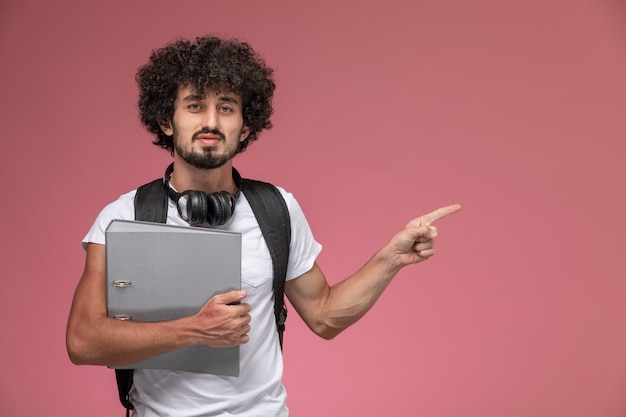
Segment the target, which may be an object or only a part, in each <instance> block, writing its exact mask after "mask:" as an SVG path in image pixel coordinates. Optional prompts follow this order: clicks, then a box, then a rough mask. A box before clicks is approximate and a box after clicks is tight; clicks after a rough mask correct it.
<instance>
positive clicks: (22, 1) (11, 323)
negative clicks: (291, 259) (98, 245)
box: [0, 0, 626, 417]
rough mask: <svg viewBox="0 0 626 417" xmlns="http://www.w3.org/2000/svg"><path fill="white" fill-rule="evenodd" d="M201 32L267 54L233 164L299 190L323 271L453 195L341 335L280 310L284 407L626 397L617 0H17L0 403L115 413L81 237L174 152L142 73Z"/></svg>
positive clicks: (476, 416) (4, 174)
mask: <svg viewBox="0 0 626 417" xmlns="http://www.w3.org/2000/svg"><path fill="white" fill-rule="evenodd" d="M205 33H218V34H229V35H234V36H237V37H240V38H243V39H246V40H248V41H249V42H250V43H251V44H252V45H253V46H254V47H255V48H256V49H257V50H259V51H260V52H261V53H262V54H263V55H264V56H265V57H266V58H267V61H268V63H269V64H270V65H272V66H273V67H274V68H275V69H276V80H277V84H278V90H277V93H276V99H275V110H276V113H275V117H274V119H273V120H274V124H275V128H274V129H273V130H272V131H270V132H266V133H265V134H263V135H262V136H261V139H260V140H259V142H258V143H255V144H253V145H252V146H251V147H250V148H249V150H248V151H247V152H246V153H245V154H244V155H242V156H241V157H239V158H238V160H237V161H236V166H237V167H238V168H239V169H240V171H241V172H243V174H244V175H246V176H249V177H255V178H259V179H264V180H267V181H272V182H275V183H278V184H280V185H283V186H284V187H286V188H287V189H289V190H290V191H292V192H293V193H294V194H295V195H296V197H297V198H298V199H299V201H300V202H301V204H302V206H303V207H304V209H305V212H306V213H307V215H308V218H309V220H310V223H311V225H312V227H313V229H314V232H315V235H316V237H317V239H318V240H319V241H320V242H322V244H323V245H324V251H323V253H322V256H321V258H320V263H321V265H322V267H323V269H324V270H325V272H326V274H327V276H328V277H329V280H330V281H332V282H337V281H339V280H340V279H342V278H343V277H345V276H346V275H348V274H350V273H351V272H353V271H354V270H355V269H356V268H357V267H358V266H360V265H361V264H362V263H363V262H364V261H366V260H367V259H368V258H369V257H370V256H371V255H372V254H373V253H374V252H375V251H376V250H377V249H378V248H379V247H380V246H382V245H383V244H384V243H386V241H387V240H388V239H389V238H390V237H391V235H392V234H393V233H395V232H396V231H397V230H398V229H399V228H401V227H402V226H404V224H405V223H406V222H407V221H408V220H410V219H411V218H413V217H415V216H417V215H420V214H424V213H426V212H429V211H430V210H432V209H434V208H437V207H439V206H442V205H447V204H450V203H455V202H458V203H461V204H463V207H464V209H463V211H462V212H461V213H460V214H457V215H455V216H453V217H450V218H447V219H444V220H442V221H441V222H440V223H439V224H438V226H439V229H440V238H439V240H438V250H439V251H438V255H437V256H436V257H435V258H434V259H432V260H431V261H430V262H428V263H426V264H422V265H418V266H414V267H411V268H409V269H406V270H404V271H403V272H402V273H401V274H400V275H399V276H398V277H397V279H396V281H394V282H393V284H392V285H391V286H390V288H389V289H388V291H387V292H386V293H385V294H384V296H383V297H382V299H381V300H380V302H379V303H378V304H377V305H376V306H375V308H374V309H373V310H372V311H371V312H370V314H369V315H367V316H366V317H365V318H364V319H363V320H362V321H361V322H359V323H358V324H357V325H355V326H354V327H353V328H351V329H349V330H348V331H346V332H345V333H344V334H343V335H341V336H340V337H338V338H337V339H336V340H334V341H332V342H326V341H323V340H321V339H318V338H316V337H315V336H314V335H312V334H311V333H310V332H309V331H308V330H307V329H305V327H304V325H303V324H302V321H301V320H300V318H299V317H297V316H296V314H295V313H293V314H292V315H291V317H290V320H289V321H288V324H287V326H288V330H287V334H286V345H285V349H286V350H285V358H286V375H285V383H286V385H287V388H288V392H289V398H288V402H289V406H290V408H291V410H292V415H294V416H297V417H306V416H427V417H447V416H464V417H485V416H497V417H499V416H507V417H522V416H524V417H526V416H568V417H582V416H602V417H612V416H615V417H618V416H624V415H626V303H625V302H624V301H625V297H626V280H625V278H626V277H625V273H624V249H625V247H626V245H625V244H624V237H623V236H624V234H625V233H626V222H625V221H624V213H625V212H626V204H625V202H626V198H625V195H624V182H625V181H624V180H625V178H626V175H625V174H626V169H625V168H624V164H625V162H624V161H625V159H626V158H625V157H626V152H625V151H626V146H625V145H624V139H625V138H626V117H625V114H626V52H625V51H626V6H625V5H624V2H622V1H617V0H595V1H592V0H511V1H498V0H491V1H488V0H474V1H461V0H459V1H440V2H433V1H404V2H401V1H343V2H338V1H307V2H304V1H234V2H218V1H210V0H203V1H183V2H173V1H171V2H163V1H132V2H127V1H106V2H98V3H96V2H85V1H78V0H65V1H54V2H48V1H35V0H2V3H0V60H1V64H0V97H1V99H0V103H1V104H0V105H1V109H0V110H1V111H0V118H1V120H2V132H1V133H2V140H1V141H0V147H1V149H2V152H1V158H2V164H1V165H0V169H1V170H2V171H1V178H2V179H3V182H4V187H3V188H4V192H3V193H4V199H5V201H4V203H3V204H2V205H1V210H2V217H3V219H4V226H3V228H2V233H1V239H2V248H3V250H2V272H1V279H2V289H1V290H0V320H1V322H0V323H1V329H2V342H0V343H1V345H0V349H1V352H0V353H1V355H0V358H2V372H0V416H3V417H4V416H7V417H20V416H27V415H28V416H58V415H70V414H76V415H90V416H115V415H119V416H121V415H123V410H122V408H121V406H120V405H119V404H118V401H117V398H116V388H115V383H114V378H113V373H112V371H110V370H107V369H106V368H99V367H89V366H84V367H77V366H74V365H72V364H71V363H70V362H69V360H68V359H67V354H66V352H65V341H64V337H65V335H64V333H65V323H66V319H67V314H68V311H69V307H70V302H71V297H72V294H73V290H74V287H75V285H76V283H77V280H78V278H79V276H80V274H81V272H82V267H83V261H84V254H83V251H82V249H81V247H80V240H81V239H82V237H83V235H84V234H85V232H86V231H87V229H88V228H89V226H90V225H91V223H92V221H93V220H94V218H95V216H96V214H97V213H98V211H99V210H100V209H101V208H102V207H103V205H104V204H106V203H107V202H109V201H111V200H113V199H115V198H116V197H117V196H118V195H119V194H121V193H123V192H125V191H127V190H129V189H132V188H134V187H136V186H137V185H139V184H141V183H143V182H146V181H148V180H151V179H153V178H156V177H158V176H160V175H161V174H162V171H163V169H164V168H165V166H166V164H167V163H168V161H169V155H168V154H167V153H166V152H163V151H161V150H159V149H158V148H156V147H155V146H153V145H151V144H150V141H151V139H150V137H149V136H148V134H147V133H145V132H144V131H143V130H142V128H141V127H140V125H139V122H138V118H137V113H136V109H135V101H136V88H135V85H134V74H135V70H136V68H137V67H138V66H139V65H141V64H143V63H144V61H145V60H146V59H147V57H148V54H149V51H150V50H151V49H153V48H156V47H159V46H161V45H162V44H164V43H165V42H166V41H169V40H171V39H173V38H175V37H178V36H195V35H199V34H205Z"/></svg>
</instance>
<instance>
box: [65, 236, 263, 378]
mask: <svg viewBox="0 0 626 417" xmlns="http://www.w3.org/2000/svg"><path fill="white" fill-rule="evenodd" d="M245 296H246V293H245V291H232V292H229V293H226V294H222V295H216V296H215V297H213V298H212V299H211V300H209V302H208V303H207V304H206V305H205V306H204V307H203V308H202V309H201V310H200V311H199V312H198V314H196V315H194V316H191V317H185V318H182V319H178V320H171V321H165V322H158V323H137V322H131V321H120V320H117V319H114V318H110V317H107V306H106V255H105V247H104V245H99V244H95V243H90V244H89V245H88V247H87V257H86V262H85V270H84V272H83V275H82V277H81V279H80V282H79V283H78V286H77V288H76V292H75V294H74V301H73V302H72V308H71V311H70V316H69V320H68V324H67V333H66V343H67V351H68V353H69V356H70V359H71V360H72V362H73V363H75V364H79V365H80V364H91V365H109V366H117V365H127V364H131V363H135V362H139V361H142V360H145V359H148V358H151V357H153V356H156V355H160V354H162V353H166V352H169V351H172V350H175V349H178V348H180V347H183V346H186V345H191V344H206V345H209V346H214V347H226V346H236V345H240V344H243V343H247V342H248V340H249V338H248V335H247V333H248V331H249V330H250V326H249V323H250V315H249V312H250V308H251V307H250V305H249V304H246V303H240V302H241V300H243V299H244V298H245Z"/></svg>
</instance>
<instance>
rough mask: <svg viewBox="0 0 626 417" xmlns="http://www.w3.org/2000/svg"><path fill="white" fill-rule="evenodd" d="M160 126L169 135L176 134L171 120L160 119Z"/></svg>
mask: <svg viewBox="0 0 626 417" xmlns="http://www.w3.org/2000/svg"><path fill="white" fill-rule="evenodd" d="M159 127H160V128H161V130H162V131H163V133H165V134H166V135H167V136H172V135H173V134H174V129H172V123H171V122H170V121H169V120H159Z"/></svg>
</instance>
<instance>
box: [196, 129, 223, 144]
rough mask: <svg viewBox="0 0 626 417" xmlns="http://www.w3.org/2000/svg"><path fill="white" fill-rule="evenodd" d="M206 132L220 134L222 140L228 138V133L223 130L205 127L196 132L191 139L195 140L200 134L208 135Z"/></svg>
mask: <svg viewBox="0 0 626 417" xmlns="http://www.w3.org/2000/svg"><path fill="white" fill-rule="evenodd" d="M206 134H211V135H217V136H219V137H220V138H221V139H222V140H226V135H224V134H223V133H222V132H220V131H219V130H217V129H208V128H204V129H201V130H198V131H197V132H196V133H194V134H193V136H192V137H191V141H192V142H193V141H195V140H196V139H198V136H200V135H206Z"/></svg>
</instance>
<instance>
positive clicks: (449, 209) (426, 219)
mask: <svg viewBox="0 0 626 417" xmlns="http://www.w3.org/2000/svg"><path fill="white" fill-rule="evenodd" d="M459 210H461V206H460V205H459V204H453V205H451V206H446V207H441V208H438V209H437V210H435V211H433V212H431V213H428V214H426V215H424V216H422V217H420V223H421V224H423V225H427V226H429V225H430V224H431V223H433V222H435V221H437V220H439V219H442V218H444V217H446V216H449V215H451V214H454V213H456V212H457V211H459Z"/></svg>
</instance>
